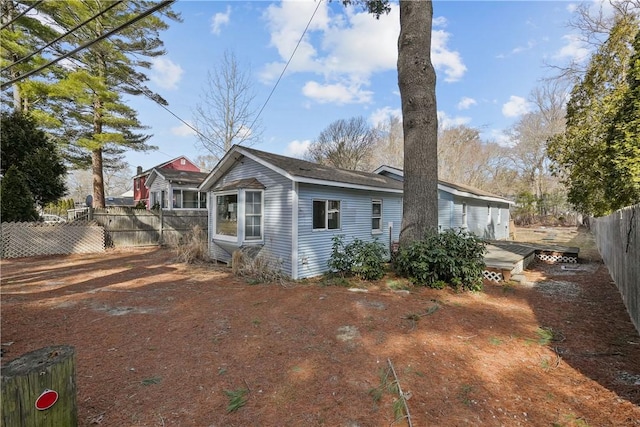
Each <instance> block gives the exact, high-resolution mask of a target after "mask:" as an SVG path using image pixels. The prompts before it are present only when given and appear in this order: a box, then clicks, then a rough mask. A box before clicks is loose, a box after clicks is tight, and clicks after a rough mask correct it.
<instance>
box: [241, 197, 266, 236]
mask: <svg viewBox="0 0 640 427" xmlns="http://www.w3.org/2000/svg"><path fill="white" fill-rule="evenodd" d="M240 191H242V192H244V195H245V197H243V210H244V211H245V212H244V214H243V215H242V239H243V242H247V243H256V242H263V241H264V191H263V190H253V189H246V190H244V189H243V190H240ZM247 193H260V237H258V238H255V237H252V238H250V239H248V238H247V236H246V235H245V230H246V223H247V222H246V220H247V213H246V203H247V202H246V194H247ZM251 216H257V215H256V214H251ZM238 226H239V224H238Z"/></svg>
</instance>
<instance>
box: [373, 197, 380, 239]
mask: <svg viewBox="0 0 640 427" xmlns="http://www.w3.org/2000/svg"><path fill="white" fill-rule="evenodd" d="M376 203H377V204H380V215H379V216H376V215H374V214H373V205H374V204H376ZM375 218H379V219H380V228H373V226H372V227H371V234H382V199H371V219H372V220H373V219H375Z"/></svg>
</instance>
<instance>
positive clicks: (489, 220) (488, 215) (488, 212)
mask: <svg viewBox="0 0 640 427" xmlns="http://www.w3.org/2000/svg"><path fill="white" fill-rule="evenodd" d="M487 224H491V205H487Z"/></svg>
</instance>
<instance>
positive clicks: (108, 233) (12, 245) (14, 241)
mask: <svg viewBox="0 0 640 427" xmlns="http://www.w3.org/2000/svg"><path fill="white" fill-rule="evenodd" d="M87 217H88V218H89V220H74V221H71V222H66V223H57V224H45V223H42V222H16V223H2V225H1V227H0V237H1V238H0V258H21V257H31V256H42V255H58V254H59V255H62V254H74V253H75V254H77V253H91V252H104V250H105V248H106V247H116V248H118V247H132V246H149V245H160V244H168V245H172V244H175V243H177V242H178V241H180V240H181V239H183V238H184V237H185V236H186V235H188V233H189V232H192V231H193V230H194V227H195V226H198V227H200V229H201V230H202V231H203V232H204V234H205V235H207V229H208V226H207V224H208V220H207V211H206V210H204V211H203V210H179V211H148V210H145V209H132V208H105V209H93V210H89V211H88V212H87Z"/></svg>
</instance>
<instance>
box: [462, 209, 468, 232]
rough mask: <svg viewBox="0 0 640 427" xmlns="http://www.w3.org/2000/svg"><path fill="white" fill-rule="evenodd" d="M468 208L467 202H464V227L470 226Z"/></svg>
mask: <svg viewBox="0 0 640 427" xmlns="http://www.w3.org/2000/svg"><path fill="white" fill-rule="evenodd" d="M468 209H469V207H468V206H467V204H466V203H462V228H469V220H468V218H467V217H468Z"/></svg>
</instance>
